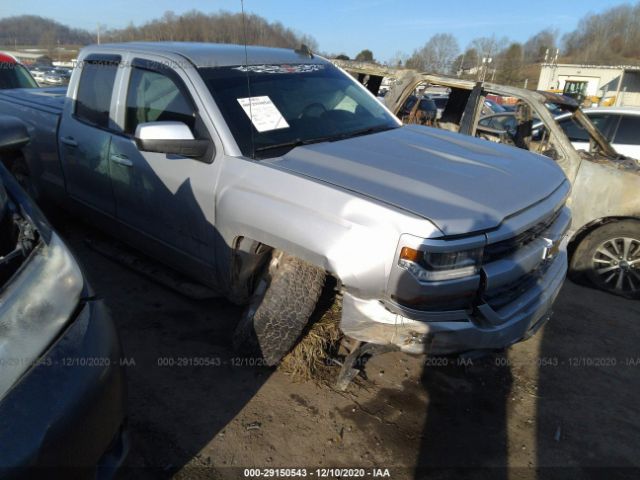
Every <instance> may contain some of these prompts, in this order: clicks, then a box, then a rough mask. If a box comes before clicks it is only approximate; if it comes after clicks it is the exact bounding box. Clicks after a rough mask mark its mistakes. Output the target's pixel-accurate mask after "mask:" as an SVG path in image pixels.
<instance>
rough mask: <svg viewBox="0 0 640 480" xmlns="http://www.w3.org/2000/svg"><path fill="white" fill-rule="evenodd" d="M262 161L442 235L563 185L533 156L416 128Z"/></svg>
mask: <svg viewBox="0 0 640 480" xmlns="http://www.w3.org/2000/svg"><path fill="white" fill-rule="evenodd" d="M265 162H268V163H270V164H271V165H272V166H273V167H276V168H279V169H282V170H285V171H289V172H291V173H295V174H299V175H304V176H307V177H311V178H313V179H316V180H319V181H322V182H326V183H329V184H332V185H335V186H338V187H340V188H343V189H346V190H349V191H352V192H355V193H357V194H360V195H365V196H367V197H370V198H372V199H375V200H377V201H379V202H384V203H386V204H389V205H393V206H395V207H397V208H401V209H403V210H406V211H409V212H411V213H413V214H415V215H418V216H420V217H423V218H426V219H428V220H430V221H431V222H433V223H434V224H435V225H436V226H437V227H438V228H439V229H440V230H441V231H442V233H443V234H445V235H460V234H467V233H471V232H476V231H482V230H489V229H492V228H495V227H497V226H499V225H500V223H501V222H502V221H503V220H504V219H505V218H506V217H509V216H511V215H513V214H515V213H517V212H519V211H521V210H524V209H526V208H527V207H530V206H531V205H533V204H535V203H537V202H539V201H541V200H543V199H544V198H546V197H548V196H549V195H551V193H553V192H554V191H555V190H556V189H557V188H558V187H559V186H560V185H561V184H562V183H563V182H564V181H565V176H564V173H563V172H562V170H561V169H560V168H559V167H558V166H557V165H556V164H555V163H554V162H553V161H552V160H550V159H548V158H546V157H543V156H541V155H537V154H533V153H531V152H528V151H526V150H522V149H518V148H513V147H509V146H505V145H500V144H497V143H491V142H488V141H486V140H480V139H476V138H472V137H467V136H464V135H459V134H456V133H451V132H447V131H444V130H439V129H435V128H429V127H422V126H416V125H409V126H404V127H400V128H396V129H392V130H388V131H385V132H381V133H376V134H372V135H366V136H360V137H354V138H350V139H346V140H340V141H335V142H324V143H318V144H312V145H308V146H303V147H297V148H294V149H293V150H291V151H289V152H288V153H287V154H286V155H284V156H282V157H279V158H274V159H270V160H267V161H265Z"/></svg>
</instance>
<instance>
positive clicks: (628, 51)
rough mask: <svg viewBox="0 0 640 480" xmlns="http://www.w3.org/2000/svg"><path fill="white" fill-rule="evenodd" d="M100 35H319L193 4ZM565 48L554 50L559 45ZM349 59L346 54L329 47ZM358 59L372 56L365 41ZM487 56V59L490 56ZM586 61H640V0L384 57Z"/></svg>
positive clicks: (513, 63)
mask: <svg viewBox="0 0 640 480" xmlns="http://www.w3.org/2000/svg"><path fill="white" fill-rule="evenodd" d="M96 40H97V38H96V34H95V33H90V32H89V31H87V30H83V29H77V28H70V27H68V26H65V25H62V24H60V23H58V22H55V21H53V20H50V19H46V18H42V17H38V16H34V15H23V16H19V17H10V18H4V19H0V45H2V44H3V45H5V46H16V47H19V46H25V45H29V46H34V45H39V46H41V47H43V48H46V49H47V50H48V51H49V52H50V53H52V52H53V50H54V49H55V47H56V46H58V45H78V46H81V45H86V44H89V43H95V42H96ZM101 40H102V41H103V42H126V41H136V40H145V41H201V42H217V43H236V44H243V43H245V42H246V43H248V44H250V45H265V46H273V47H286V48H293V47H297V46H299V45H301V44H303V43H304V44H306V45H307V46H309V47H310V48H311V49H312V50H313V51H318V44H317V42H316V41H315V39H314V38H313V37H311V36H309V35H306V34H304V33H301V32H298V31H295V30H293V29H291V28H288V27H285V26H284V25H282V24H281V23H280V22H269V21H267V20H266V19H265V18H263V17H261V16H259V15H255V14H247V15H245V16H243V15H242V14H240V13H230V12H218V13H211V14H205V13H202V12H198V11H195V10H194V11H191V12H188V13H185V14H182V15H176V14H175V13H173V12H166V13H165V14H164V15H162V16H161V17H160V18H158V19H155V20H151V21H149V22H147V23H144V24H142V25H139V26H135V25H133V24H130V25H129V26H127V27H125V28H120V29H108V30H107V29H103V30H102V32H101ZM558 51H559V52H560V55H559V56H558V57H557V58H556V52H558ZM329 56H332V57H337V58H343V59H348V58H349V57H347V56H346V55H344V54H339V55H329ZM355 59H356V60H362V61H375V58H374V54H373V52H372V51H371V50H369V49H364V50H362V51H361V52H360V53H358V55H357V56H356V57H355ZM489 59H490V60H489ZM545 61H547V62H551V61H558V62H565V63H589V64H609V65H616V64H627V65H638V64H640V2H637V3H636V4H635V5H632V4H624V5H620V6H616V7H611V8H609V9H607V10H605V11H603V12H602V13H599V14H587V15H585V16H584V17H583V18H582V19H581V20H580V22H579V23H578V26H577V27H576V29H575V30H574V31H572V32H570V33H568V34H566V35H564V36H562V37H560V35H559V32H558V31H557V30H554V29H544V30H542V31H540V32H538V33H536V34H535V35H532V36H531V37H530V38H529V39H528V40H526V41H525V42H514V41H511V40H509V39H508V38H506V37H500V38H499V37H496V36H495V35H491V36H484V37H478V38H476V39H474V40H472V41H471V42H470V43H469V44H468V45H467V46H466V47H465V48H464V49H461V48H460V45H459V44H458V41H457V39H456V38H455V36H453V35H452V34H450V33H446V32H442V33H437V34H435V35H433V36H432V37H431V38H429V39H428V40H427V41H426V42H425V43H424V45H422V46H421V47H419V48H416V49H415V50H414V51H413V52H412V53H411V54H406V53H403V52H397V53H396V54H395V55H394V56H393V58H391V59H388V60H387V61H386V62H385V63H387V64H388V65H390V66H403V67H408V68H415V69H417V70H421V71H428V72H433V73H443V74H449V75H458V76H463V77H468V78H487V79H489V80H493V81H496V82H499V83H505V84H511V85H521V84H522V83H523V82H524V81H525V80H526V79H531V80H533V79H535V78H537V76H538V71H539V68H540V67H539V65H540V63H542V62H545Z"/></svg>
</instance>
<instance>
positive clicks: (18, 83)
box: [0, 62, 38, 89]
mask: <svg viewBox="0 0 640 480" xmlns="http://www.w3.org/2000/svg"><path fill="white" fill-rule="evenodd" d="M37 87H38V84H37V83H36V81H35V80H34V79H33V77H32V76H31V74H30V73H29V72H28V71H27V69H26V68H24V67H23V66H22V65H20V64H18V63H9V62H0V89H5V88H37Z"/></svg>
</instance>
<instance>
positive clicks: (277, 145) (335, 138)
mask: <svg viewBox="0 0 640 480" xmlns="http://www.w3.org/2000/svg"><path fill="white" fill-rule="evenodd" d="M393 128H397V127H396V126H389V125H378V126H377V127H367V128H363V129H361V130H356V131H353V132H347V133H339V134H337V135H327V136H325V137H318V138H309V139H306V140H302V139H300V138H296V139H295V140H291V141H290V142H283V143H274V144H273V145H265V146H264V147H258V148H256V149H255V150H254V151H255V152H264V151H266V150H276V149H279V148H289V149H294V148H296V147H301V146H303V145H311V144H312V143H321V142H337V141H338V140H345V139H347V138H353V137H359V136H362V135H369V134H371V133H377V132H383V131H385V130H391V129H393Z"/></svg>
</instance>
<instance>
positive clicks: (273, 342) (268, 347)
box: [233, 251, 326, 366]
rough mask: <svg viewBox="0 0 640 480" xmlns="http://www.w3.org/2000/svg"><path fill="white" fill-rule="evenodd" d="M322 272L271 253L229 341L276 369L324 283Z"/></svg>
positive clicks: (286, 256)
mask: <svg viewBox="0 0 640 480" xmlns="http://www.w3.org/2000/svg"><path fill="white" fill-rule="evenodd" d="M325 276H326V275H325V272H324V270H322V269H320V268H318V267H316V266H314V265H311V264H310V263H307V262H305V261H303V260H300V259H299V258H296V257H292V256H290V255H287V254H285V253H283V252H278V251H274V252H273V255H272V257H271V261H270V262H269V264H268V265H267V266H266V267H265V268H264V270H263V272H262V273H261V274H260V275H259V277H258V279H257V282H256V287H255V290H254V292H253V295H252V297H251V300H250V302H249V305H248V306H247V308H246V309H245V311H244V313H243V315H242V318H241V319H240V323H239V324H238V327H237V328H236V331H235V333H234V338H233V344H234V348H235V349H236V350H237V351H238V352H240V353H241V354H243V355H256V356H258V357H260V358H262V359H263V361H264V364H265V365H268V366H274V365H277V364H278V363H279V362H280V360H281V359H282V357H284V356H285V355H286V354H287V353H288V352H289V351H290V350H291V349H292V348H293V347H294V346H295V345H296V343H297V342H298V340H299V338H300V335H301V334H302V331H303V330H304V327H305V326H306V325H307V322H308V321H309V317H311V314H312V313H313V311H314V309H315V307H316V304H317V302H318V299H319V298H320V294H321V293H322V288H323V286H324V282H325Z"/></svg>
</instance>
